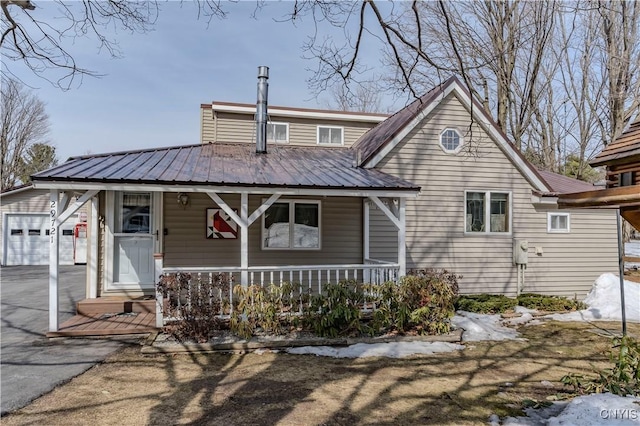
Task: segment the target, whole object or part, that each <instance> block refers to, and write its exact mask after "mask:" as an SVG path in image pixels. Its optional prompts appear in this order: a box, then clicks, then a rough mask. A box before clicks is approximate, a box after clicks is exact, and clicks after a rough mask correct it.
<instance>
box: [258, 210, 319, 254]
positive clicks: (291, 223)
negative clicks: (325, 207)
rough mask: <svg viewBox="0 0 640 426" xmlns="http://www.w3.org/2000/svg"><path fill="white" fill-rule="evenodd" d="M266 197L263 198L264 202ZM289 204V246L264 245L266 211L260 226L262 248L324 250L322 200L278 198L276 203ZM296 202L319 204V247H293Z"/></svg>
mask: <svg viewBox="0 0 640 426" xmlns="http://www.w3.org/2000/svg"><path fill="white" fill-rule="evenodd" d="M265 201H266V199H263V200H262V202H263V203H264V202H265ZM285 203H286V204H289V247H265V245H264V231H265V229H264V221H265V213H266V211H265V212H264V213H263V214H262V215H261V220H260V222H261V226H260V247H261V249H262V250H268V251H270V250H276V251H277V250H280V251H282V250H293V251H319V250H322V202H321V201H320V200H306V199H304V198H287V199H284V200H283V199H278V200H277V201H276V202H275V203H273V204H272V205H274V204H285ZM296 204H316V205H317V206H318V247H293V244H292V243H293V238H294V228H295V227H294V224H295V205H296Z"/></svg>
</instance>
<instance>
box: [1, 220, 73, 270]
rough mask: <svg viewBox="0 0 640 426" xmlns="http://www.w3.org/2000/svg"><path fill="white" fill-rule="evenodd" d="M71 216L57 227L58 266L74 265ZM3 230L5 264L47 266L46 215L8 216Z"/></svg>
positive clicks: (47, 229) (47, 238)
mask: <svg viewBox="0 0 640 426" xmlns="http://www.w3.org/2000/svg"><path fill="white" fill-rule="evenodd" d="M75 222H76V218H75V217H72V218H71V219H69V220H68V221H67V222H65V223H64V224H63V225H62V226H61V227H60V264H61V265H73V227H74V223H75ZM6 223H7V227H6V229H5V230H4V237H5V239H6V241H5V248H6V265H7V266H10V265H48V264H49V227H48V224H49V222H48V216H47V215H46V214H42V215H40V214H37V215H14V214H9V215H7V222H6Z"/></svg>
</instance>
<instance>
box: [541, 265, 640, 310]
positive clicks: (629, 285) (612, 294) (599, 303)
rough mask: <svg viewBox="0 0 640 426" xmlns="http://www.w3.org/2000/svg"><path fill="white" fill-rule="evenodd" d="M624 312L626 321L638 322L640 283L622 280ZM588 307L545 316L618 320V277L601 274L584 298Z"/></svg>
mask: <svg viewBox="0 0 640 426" xmlns="http://www.w3.org/2000/svg"><path fill="white" fill-rule="evenodd" d="M624 299H625V303H624V305H625V314H626V317H627V321H629V322H640V284H639V283H634V282H633V281H627V280H625V281H624ZM584 302H585V303H586V304H587V306H588V308H587V309H584V310H582V311H576V312H569V313H566V314H552V315H548V316H546V317H545V318H551V319H554V320H556V321H595V320H601V321H620V320H622V310H621V308H620V307H621V303H620V279H619V278H618V277H617V276H616V275H613V274H602V275H601V276H600V277H599V278H598V279H597V280H596V282H595V283H594V284H593V287H592V288H591V291H590V292H589V294H588V295H587V297H586V298H585V299H584Z"/></svg>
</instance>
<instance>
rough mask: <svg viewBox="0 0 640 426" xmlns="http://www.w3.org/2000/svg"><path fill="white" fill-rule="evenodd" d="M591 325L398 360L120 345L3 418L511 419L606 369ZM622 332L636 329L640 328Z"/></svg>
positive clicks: (102, 421)
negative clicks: (579, 377) (564, 380)
mask: <svg viewBox="0 0 640 426" xmlns="http://www.w3.org/2000/svg"><path fill="white" fill-rule="evenodd" d="M596 328H600V329H606V328H609V329H615V330H618V329H619V328H620V325H619V324H616V323H597V324H583V323H558V322H548V323H545V324H544V325H538V326H531V327H524V328H522V329H521V332H522V333H523V336H524V337H526V338H527V339H528V340H527V341H508V342H481V343H470V344H468V345H467V348H466V349H465V350H464V351H457V352H453V353H445V354H439V355H431V356H424V355H422V356H414V357H410V358H405V359H389V358H367V359H355V360H353V359H333V358H320V357H315V356H309V355H305V356H301V355H288V354H285V353H264V354H262V355H259V354H255V353H246V354H198V355H173V356H143V355H141V354H140V350H139V348H127V349H125V350H123V351H120V352H119V353H117V354H114V355H113V356H111V357H110V358H108V359H107V360H106V361H105V362H104V363H102V364H100V365H98V366H96V367H94V368H92V369H91V370H89V371H87V372H86V373H85V374H82V375H81V376H78V377H77V378H75V379H73V380H72V381H71V382H69V383H68V384H66V385H64V386H61V387H59V388H57V389H55V390H54V391H53V392H51V393H49V394H47V395H45V396H43V397H41V398H39V399H38V400H36V401H35V402H34V403H32V404H31V405H29V406H27V407H25V408H24V409H21V410H19V411H17V412H15V413H13V414H11V415H9V416H6V417H4V418H3V419H2V424H3V425H6V426H10V425H45V424H46V425H65V426H67V425H69V426H70V425H93V426H97V425H174V424H190V425H213V424H232V425H242V424H251V425H272V424H278V425H320V424H322V425H354V424H383V425H384V424H403V425H407V424H419V425H428V424H438V425H440V424H451V425H464V424H486V423H487V419H488V418H489V416H490V415H491V414H492V413H497V414H498V415H500V416H504V415H518V414H520V408H521V407H522V406H523V405H524V404H525V403H527V402H528V400H533V401H545V400H546V398H547V397H548V396H550V395H558V394H559V395H560V396H562V395H563V392H564V390H563V388H562V385H561V383H560V382H559V381H560V378H561V377H562V376H563V375H565V374H567V373H570V372H583V373H584V372H590V371H591V368H592V366H596V367H605V366H606V365H607V362H606V361H607V356H606V353H607V351H608V349H609V347H610V342H611V340H610V338H608V337H604V336H602V335H598V334H596V333H592V332H590V331H589V330H594V329H596ZM629 332H630V333H631V334H634V335H635V336H638V335H640V325H638V324H632V325H630V326H629ZM542 381H549V382H551V383H553V385H554V387H553V388H550V387H548V386H544V385H543V384H542V383H541V382H542ZM505 383H512V384H513V386H505Z"/></svg>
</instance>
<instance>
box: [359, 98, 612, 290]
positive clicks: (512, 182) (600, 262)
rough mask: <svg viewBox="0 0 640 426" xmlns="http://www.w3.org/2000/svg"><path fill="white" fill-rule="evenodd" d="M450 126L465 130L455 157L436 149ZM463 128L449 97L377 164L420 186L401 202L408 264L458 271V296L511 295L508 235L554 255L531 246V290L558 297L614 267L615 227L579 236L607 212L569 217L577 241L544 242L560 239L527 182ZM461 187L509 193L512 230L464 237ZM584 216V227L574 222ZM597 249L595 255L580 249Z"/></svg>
mask: <svg viewBox="0 0 640 426" xmlns="http://www.w3.org/2000/svg"><path fill="white" fill-rule="evenodd" d="M449 127H455V128H457V129H458V130H459V131H460V132H461V133H462V134H463V135H464V138H465V146H464V147H463V149H462V151H461V152H460V153H458V154H446V153H444V152H443V150H442V149H441V148H440V146H439V137H440V133H441V132H442V131H443V130H444V129H445V128H449ZM468 128H469V113H468V111H467V110H466V109H465V108H464V107H463V106H462V104H461V103H460V102H459V101H458V99H457V98H456V97H455V96H454V95H453V94H451V95H449V96H448V97H447V98H446V99H445V100H444V101H443V102H442V103H441V105H440V106H439V107H438V108H436V109H435V110H434V111H432V112H431V114H429V116H427V117H426V118H425V119H424V120H423V122H422V123H421V124H420V125H418V126H416V128H415V129H413V131H412V132H411V133H410V134H409V135H408V136H407V137H406V138H405V140H404V141H402V142H401V143H400V144H398V146H396V147H395V148H394V149H393V150H392V152H390V153H389V155H387V156H386V158H385V159H383V161H381V162H380V163H379V164H378V165H377V168H379V169H381V170H383V171H385V172H387V173H390V174H393V175H395V176H398V177H401V178H404V179H407V180H410V181H412V182H414V183H416V184H417V185H419V186H421V187H422V191H421V193H420V196H419V197H418V198H417V199H415V200H414V199H410V200H408V201H407V216H406V222H407V268H408V269H411V268H425V267H437V268H446V269H449V270H450V271H452V272H455V273H457V274H461V275H463V278H462V279H461V280H460V290H461V292H463V293H483V292H489V293H504V294H509V295H513V294H515V292H516V282H517V270H516V268H515V266H514V265H513V261H512V258H513V240H514V239H527V240H530V241H529V246H530V247H533V246H534V243H536V242H538V241H540V243H542V242H544V247H545V248H548V250H549V252H550V253H553V252H554V250H555V251H556V253H555V257H556V260H555V261H553V262H551V258H550V256H547V255H546V254H545V255H543V256H542V258H541V259H534V256H535V255H532V254H531V249H530V254H529V259H530V263H531V264H530V265H529V268H528V269H527V276H526V277H527V284H528V286H529V287H528V288H525V291H527V290H532V289H540V290H544V291H545V292H546V291H547V290H548V292H549V293H551V294H564V295H568V294H570V295H573V293H574V292H580V293H585V292H586V291H588V289H589V288H590V287H591V285H592V283H593V281H594V279H595V278H596V277H597V276H598V275H599V274H600V273H603V272H608V271H610V270H611V268H612V266H615V259H614V258H612V256H611V254H612V253H614V251H613V250H611V248H612V247H613V246H612V244H615V238H616V236H615V232H612V233H611V234H608V233H607V232H593V231H592V234H591V235H588V234H587V235H583V236H582V237H579V235H582V234H584V233H585V232H586V231H581V229H582V230H587V229H589V227H590V226H592V225H593V223H598V224H600V225H602V226H603V227H604V228H605V229H612V228H611V226H614V227H615V216H613V215H608V216H607V214H606V213H605V216H604V217H602V216H600V217H598V218H595V217H594V218H593V219H590V216H589V213H584V214H582V215H581V216H580V217H578V215H576V218H575V219H574V218H573V215H572V220H571V228H572V229H571V230H572V235H571V237H570V238H574V239H576V240H579V239H580V238H581V239H582V244H579V245H576V246H570V245H569V244H567V245H566V247H563V246H556V248H555V249H552V248H551V244H550V243H551V242H553V243H554V244H555V241H556V240H559V239H560V238H562V237H558V235H556V234H553V235H549V236H548V235H547V227H546V220H547V216H546V212H537V211H536V209H535V208H534V206H533V205H532V203H531V190H532V187H531V185H530V184H529V183H528V182H527V181H526V179H525V178H524V177H523V176H522V175H521V174H520V172H519V171H518V170H517V169H516V168H515V167H514V166H513V164H512V163H511V162H510V161H509V160H508V158H507V157H506V156H505V155H504V153H503V152H502V151H501V150H500V148H499V147H498V146H497V145H496V144H495V143H494V142H493V141H492V140H491V139H490V137H489V136H488V135H487V134H486V133H485V131H484V130H483V129H482V128H481V127H480V126H479V125H477V124H475V125H474V126H473V128H472V130H473V131H472V132H471V133H469V131H468ZM465 190H467V191H469V190H476V191H499V192H509V193H510V194H511V212H512V222H511V223H512V225H511V226H512V232H510V233H504V234H503V233H497V234H489V235H484V234H482V235H471V234H468V235H465V232H464V211H465ZM583 216H586V218H585V220H586V221H587V222H586V223H585V225H581V224H580V221H581V218H582V217H583ZM589 220H591V221H592V222H590V223H589V222H588V221H589ZM574 226H575V230H574ZM574 232H575V235H573V233H574ZM535 238H538V239H540V240H536V239H535ZM584 246H590V247H592V248H590V249H585V248H584ZM600 248H602V249H601V256H600V257H598V258H595V259H594V258H593V257H594V256H593V255H588V256H586V255H585V254H584V253H593V251H594V250H600ZM374 250H378V248H377V247H376V248H374V249H372V251H374ZM614 254H615V253H614ZM542 259H543V260H542ZM547 259H549V261H547ZM559 259H562V260H561V261H559ZM532 291H533V290H532Z"/></svg>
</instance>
